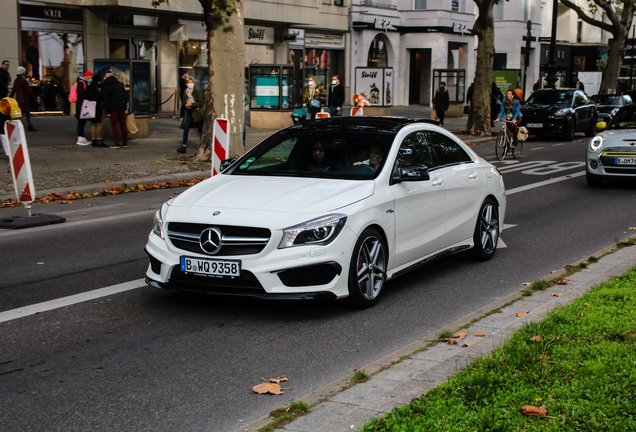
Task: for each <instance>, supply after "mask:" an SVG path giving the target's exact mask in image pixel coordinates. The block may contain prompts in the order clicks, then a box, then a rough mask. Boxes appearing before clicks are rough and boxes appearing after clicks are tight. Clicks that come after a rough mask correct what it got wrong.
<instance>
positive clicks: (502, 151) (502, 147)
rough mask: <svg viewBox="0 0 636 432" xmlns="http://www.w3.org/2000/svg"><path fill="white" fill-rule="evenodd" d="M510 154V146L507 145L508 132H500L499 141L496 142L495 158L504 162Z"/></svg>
mask: <svg viewBox="0 0 636 432" xmlns="http://www.w3.org/2000/svg"><path fill="white" fill-rule="evenodd" d="M506 153H508V145H507V143H506V132H499V135H497V141H496V142H495V156H497V160H504V159H505V158H506Z"/></svg>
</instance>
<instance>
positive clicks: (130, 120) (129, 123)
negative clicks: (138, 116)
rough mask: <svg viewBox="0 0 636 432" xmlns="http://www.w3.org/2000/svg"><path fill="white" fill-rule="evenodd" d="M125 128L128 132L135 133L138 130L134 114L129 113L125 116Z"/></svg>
mask: <svg viewBox="0 0 636 432" xmlns="http://www.w3.org/2000/svg"><path fill="white" fill-rule="evenodd" d="M126 129H127V130H128V133H131V134H136V133H137V132H138V129H137V125H136V124H135V114H134V113H130V114H128V115H127V116H126Z"/></svg>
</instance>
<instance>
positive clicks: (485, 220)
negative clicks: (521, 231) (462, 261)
mask: <svg viewBox="0 0 636 432" xmlns="http://www.w3.org/2000/svg"><path fill="white" fill-rule="evenodd" d="M473 241H474V243H475V247H473V256H474V257H475V258H476V259H478V260H480V261H488V260H489V259H491V258H492V257H493V255H494V254H495V251H496V250H497V242H499V207H497V203H495V201H494V200H493V199H492V198H486V200H485V201H484V203H483V204H482V205H481V208H480V209H479V215H478V216H477V224H476V225H475V233H474V234H473Z"/></svg>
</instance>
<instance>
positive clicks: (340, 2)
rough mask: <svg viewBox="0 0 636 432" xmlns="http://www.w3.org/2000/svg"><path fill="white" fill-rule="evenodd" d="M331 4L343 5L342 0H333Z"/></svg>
mask: <svg viewBox="0 0 636 432" xmlns="http://www.w3.org/2000/svg"><path fill="white" fill-rule="evenodd" d="M333 5H334V6H340V7H343V6H344V0H333Z"/></svg>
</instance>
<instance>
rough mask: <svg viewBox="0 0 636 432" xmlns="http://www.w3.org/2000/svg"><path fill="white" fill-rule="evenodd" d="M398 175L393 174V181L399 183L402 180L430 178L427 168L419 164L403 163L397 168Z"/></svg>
mask: <svg viewBox="0 0 636 432" xmlns="http://www.w3.org/2000/svg"><path fill="white" fill-rule="evenodd" d="M397 171H398V175H396V176H393V178H392V180H393V183H401V182H404V181H425V180H430V179H431V176H430V175H429V174H428V169H427V168H426V167H423V166H419V165H404V166H403V167H401V168H398V169H397Z"/></svg>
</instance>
